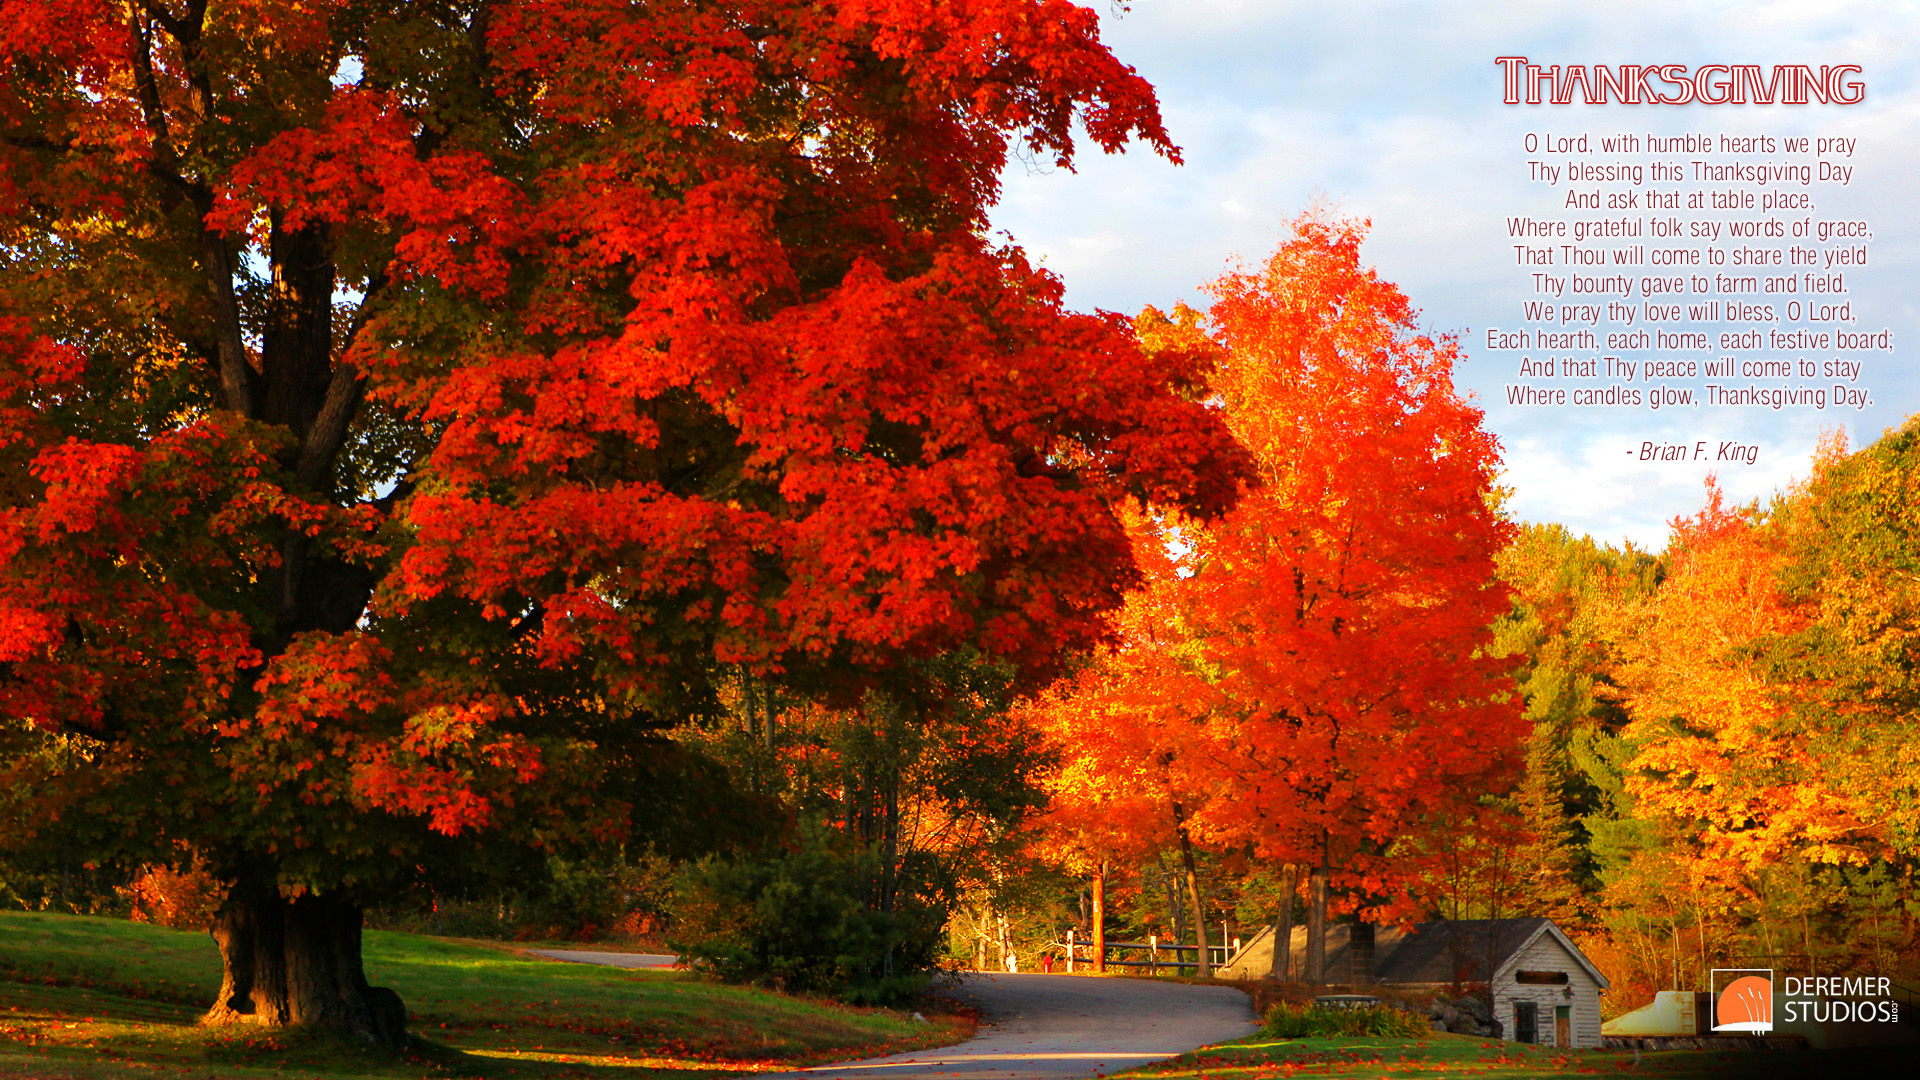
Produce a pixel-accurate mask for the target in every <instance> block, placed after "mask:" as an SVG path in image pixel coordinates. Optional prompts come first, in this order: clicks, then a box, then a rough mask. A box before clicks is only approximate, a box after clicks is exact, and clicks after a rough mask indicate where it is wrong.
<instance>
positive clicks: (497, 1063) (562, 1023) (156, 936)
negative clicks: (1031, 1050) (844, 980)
mask: <svg viewBox="0 0 1920 1080" xmlns="http://www.w3.org/2000/svg"><path fill="white" fill-rule="evenodd" d="M366 966H367V978H368V980H369V981H370V982H372V983H373V984H374V985H376V986H388V987H392V988H393V989H394V990H396V991H398V992H399V994H400V996H401V998H402V999H403V1000H404V1001H405V1002H406V1003H407V1011H408V1014H409V1016H410V1017H411V1029H412V1031H413V1032H414V1034H415V1035H416V1036H419V1037H420V1038H421V1040H422V1045H421V1046H419V1047H418V1048H417V1049H415V1050H412V1051H408V1052H406V1053H400V1054H396V1053H388V1052H384V1051H377V1050H370V1049H364V1048H360V1047H357V1046H353V1045H347V1044H343V1043H341V1042H338V1041H335V1040H332V1039H319V1038H313V1037H309V1036H304V1035H301V1034H287V1033H272V1034H270V1033H264V1032H231V1031H227V1032H215V1031H208V1030H203V1029H201V1028H199V1027H196V1026H195V1023H194V1021H195V1020H196V1018H197V1017H198V1016H199V1014H200V1013H201V1011H203V1010H204V1009H205V1008H206V1006H207V1004H208V1003H210V1002H211V1001H212V1000H213V996H214V994H215V992H216V991H217V990H218V989H219V983H220V963H219V955H218V953H217V952H216V951H215V949H214V946H213V942H212V940H211V939H210V938H208V937H207V935H206V934H203V933H181V932H178V931H173V930H165V929H160V928H156V927H152V926H145V925H141V924H138V923H130V922H124V921H120V920H114V919H97V918H86V917H81V916H71V915H49V914H34V913H27V912H0V1076H22V1077H24V1076H31V1077H56V1078H58V1077H89V1078H91V1077H131V1076H151V1075H154V1074H155V1072H156V1071H158V1072H164V1073H165V1074H167V1075H169V1076H187V1077H196V1078H198V1077H245V1076H269V1075H277V1076H288V1075H296V1076H310V1077H343V1078H344V1077H363V1076H364V1077H427V1076H486V1077H494V1076H525V1077H584V1076H597V1077H613V1076H619V1077H633V1078H635V1080H639V1078H642V1077H647V1076H656V1075H657V1076H673V1077H684V1078H688V1080H691V1078H694V1077H701V1078H715V1077H722V1076H732V1075H739V1074H741V1073H751V1072H766V1071H773V1070H778V1069H783V1068H790V1067H792V1066H794V1065H798V1064H812V1063H817V1062H822V1061H831V1060H838V1059H842V1058H851V1057H864V1056H868V1055H876V1054H888V1053H895V1052H899V1051H902V1050H908V1049H914V1048H918V1047H923V1046H939V1045H943V1044H946V1043H951V1042H955V1041H958V1040H959V1039H962V1038H964V1037H966V1035H967V1034H969V1032H970V1029H969V1027H968V1025H967V1024H966V1023H965V1022H964V1021H961V1020H958V1019H952V1018H943V1017H940V1016H935V1017H933V1018H932V1023H921V1022H919V1021H915V1020H913V1019H912V1018H911V1017H909V1016H906V1015H904V1014H901V1013H895V1012H890V1011H887V1010H880V1009H854V1008H848V1007H846V1006H841V1005H837V1004H834V1003H832V1002H826V1001H816V1000H810V999H803V998H794V997H785V996H781V995H778V994H770V993H765V992H762V991H757V990H749V989H743V988H741V987H733V986H721V985H718V984H715V983H710V982H706V981H704V980H701V979H696V978H693V977H691V976H688V975H685V974H681V973H676V972H671V971H644V970H643V971H624V970H617V969H612V968H601V967H592V966H588V965H584V964H563V963H556V962H554V961H550V960H542V959H539V958H536V957H528V956H525V955H522V954H520V953H518V952H517V951H515V950H511V949H506V948H501V947H497V946H490V945H485V944H479V943H471V942H457V941H448V940H444V939H439V938H429V937H420V936H416V935H411V934H398V933H383V932H379V931H370V932H368V934H367V936H366Z"/></svg>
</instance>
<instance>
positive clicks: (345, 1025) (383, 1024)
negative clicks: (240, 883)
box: [200, 889, 408, 1046]
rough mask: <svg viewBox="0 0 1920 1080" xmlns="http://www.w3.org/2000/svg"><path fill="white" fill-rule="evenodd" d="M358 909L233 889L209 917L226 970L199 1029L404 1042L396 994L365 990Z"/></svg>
mask: <svg viewBox="0 0 1920 1080" xmlns="http://www.w3.org/2000/svg"><path fill="white" fill-rule="evenodd" d="M360 926H361V912H360V908H359V907H358V906H355V905H352V904H346V903H341V902H339V901H335V900H331V899H328V898H325V897H320V896H312V895H308V896H302V897H300V898H298V899H296V900H287V899H284V898H283V897H281V896H280V895H279V893H278V892H277V891H274V890H271V889H266V890H253V891H241V890H235V892H234V894H233V895H231V896H229V897H228V898H227V902H226V904H224V905H223V906H222V907H221V909H220V912H219V914H217V915H215V916H214V923H213V939H214V941H215V942H216V943H218V944H219V946H220V959H221V963H222V966H223V968H224V969H225V970H224V972H223V974H222V976H221V980H220V997H219V998H218V999H217V1000H216V1001H215V1002H214V1004H213V1008H211V1009H209V1010H207V1014H206V1015H205V1016H203V1017H201V1020H200V1022H201V1023H203V1024H258V1025H261V1026H263V1027H281V1026H293V1025H299V1026H307V1027H322V1028H332V1029H335V1030H338V1031H340V1032H343V1033H345V1034H349V1035H353V1036H355V1037H357V1038H360V1039H364V1040H365V1041H367V1042H371V1043H379V1044H383V1045H387V1046H404V1045H406V1043H407V1041H408V1040H407V1010H406V1006H405V1005H403V1004H401V1002H400V995H398V994H396V993H394V992H393V991H391V990H388V989H386V988H384V987H379V986H368V985H367V976H366V971H365V969H363V968H362V967H361V964H360Z"/></svg>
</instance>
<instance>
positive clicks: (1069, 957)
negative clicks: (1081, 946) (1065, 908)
mask: <svg viewBox="0 0 1920 1080" xmlns="http://www.w3.org/2000/svg"><path fill="white" fill-rule="evenodd" d="M1067 974H1069V975H1071V974H1073V927H1071V926H1069V927H1067Z"/></svg>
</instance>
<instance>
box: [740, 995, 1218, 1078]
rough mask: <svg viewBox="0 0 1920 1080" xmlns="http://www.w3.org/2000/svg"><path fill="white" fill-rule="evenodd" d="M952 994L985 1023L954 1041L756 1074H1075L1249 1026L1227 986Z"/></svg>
mask: <svg viewBox="0 0 1920 1080" xmlns="http://www.w3.org/2000/svg"><path fill="white" fill-rule="evenodd" d="M949 996H951V997H954V998H957V999H959V1000H960V1001H963V1002H965V1003H966V1004H969V1005H972V1006H973V1007H974V1008H977V1009H979V1010H980V1013H981V1018H982V1020H983V1021H984V1023H983V1025H982V1027H981V1029H980V1033H979V1034H978V1035H977V1036H975V1037H974V1038H972V1039H970V1040H968V1041H966V1042H963V1043H960V1044H959V1045H957V1046H946V1047H941V1048H939V1049H937V1050H916V1051H913V1052H911V1053H906V1054H895V1055H893V1056H892V1057H884V1058H873V1059H871V1060H867V1061H845V1062H841V1063H839V1064H836V1065H819V1066H815V1067H814V1068H811V1069H801V1070H798V1071H795V1072H788V1073H763V1074H761V1075H760V1076H757V1077H755V1078H754V1080H773V1078H775V1077H780V1078H791V1080H834V1078H840V1077H844V1078H847V1080H918V1078H921V1077H927V1078H931V1077H940V1078H942V1080H950V1078H953V1077H960V1078H963V1080H965V1078H969V1077H971V1078H975V1080H1073V1078H1077V1077H1090V1076H1104V1075H1106V1074H1109V1073H1113V1072H1117V1071H1119V1070H1121V1069H1131V1068H1133V1067H1135V1066H1138V1065H1145V1064H1147V1063H1148V1062H1151V1061H1159V1060H1162V1059H1164V1058H1170V1057H1174V1056H1176V1055H1179V1054H1184V1053H1186V1052H1187V1051H1189V1050H1192V1049H1195V1048H1196V1047H1201V1046H1206V1045H1208V1044H1210V1043H1217V1042H1226V1041H1227V1040H1229V1039H1239V1038H1244V1037H1245V1036H1247V1035H1250V1034H1252V1033H1253V1031H1254V1029H1255V1027H1256V1025H1255V1024H1254V1020H1253V1005H1252V1002H1251V1001H1250V1000H1249V999H1248V998H1247V995H1245V994H1243V993H1241V992H1240V991H1238V990H1235V989H1233V988H1232V987H1229V986H1189V985H1186V984H1184V983H1170V982H1158V981H1155V980H1151V979H1126V978H1106V979H1102V978H1076V977H1074V976H1071V975H998V974H984V973H968V974H965V975H962V976H961V977H960V985H959V986H958V987H957V988H956V989H954V990H952V991H950V992H949Z"/></svg>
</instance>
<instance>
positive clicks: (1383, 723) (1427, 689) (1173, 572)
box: [1075, 216, 1525, 979]
mask: <svg viewBox="0 0 1920 1080" xmlns="http://www.w3.org/2000/svg"><path fill="white" fill-rule="evenodd" d="M1364 235H1365V227H1364V225H1362V224H1359V223H1353V222H1341V221H1331V222H1330V221H1325V220H1322V219H1319V218H1316V217H1312V216H1303V217H1301V218H1300V219H1298V220H1296V221H1295V222H1294V223H1293V236H1292V237H1291V238H1290V239H1288V240H1287V241H1286V242H1284V243H1283V244H1281V245H1280V248H1279V250H1278V251H1276V252H1275V253H1274V255H1273V256H1272V257H1271V258H1269V259H1268V260H1267V261H1266V262H1265V263H1264V264H1262V265H1261V266H1259V267H1257V268H1254V269H1251V270H1247V271H1243V272H1235V273H1230V274H1228V275H1226V276H1225V277H1223V278H1221V279H1220V280H1219V281H1217V282H1215V283H1214V284H1213V285H1212V287H1211V288H1212V291H1213V294H1214V296H1215V297H1216V300H1215V303H1214V304H1213V306H1212V307H1211V309H1210V310H1209V313H1208V319H1207V323H1208V324H1209V325H1207V326H1204V327H1203V325H1202V321H1201V319H1200V316H1199V315H1198V313H1196V312H1192V311H1189V310H1184V309H1182V310H1180V311H1177V312H1176V317H1175V318H1172V319H1169V318H1167V317H1166V316H1164V315H1161V314H1160V313H1158V312H1155V311H1151V310H1149V311H1148V312H1147V313H1146V314H1144V315H1143V316H1142V318H1141V320H1140V322H1139V324H1138V327H1139V330H1140V333H1141V337H1142V338H1143V340H1145V341H1147V342H1148V343H1149V345H1150V346H1151V347H1153V348H1154V350H1155V351H1156V354H1157V355H1162V356H1173V355H1184V356H1204V355H1207V354H1208V353H1209V352H1210V353H1211V354H1212V356H1213V360H1212V362H1211V363H1210V364H1207V365H1206V367H1207V369H1208V370H1209V381H1208V387H1209V390H1210V392H1211V393H1213V394H1214V395H1216V396H1217V399H1218V400H1219V401H1220V402H1221V406H1222V410H1223V413H1224V415H1225V416H1226V419H1227V422H1228V424H1229V426H1230V427H1231V428H1232V429H1233V431H1234V433H1235V435H1236V436H1237V437H1238V438H1239V439H1240V441H1241V442H1242V444H1243V445H1244V446H1245V447H1246V448H1247V450H1248V452H1249V454H1250V455H1251V456H1252V458H1253V461H1254V469H1255V479H1254V481H1253V483H1252V484H1251V486H1250V488H1249V490H1248V492H1247V494H1246V497H1245V498H1244V499H1243V500H1241V502H1240V503H1239V505H1238V506H1237V507H1236V508H1235V509H1234V510H1233V511H1232V512H1231V513H1229V514H1227V515H1226V516H1224V517H1222V518H1220V519H1218V520H1215V521H1210V522H1208V521H1181V520H1179V519H1178V518H1177V517H1173V518H1167V519H1164V520H1162V521H1160V522H1159V523H1158V525H1157V528H1156V530H1155V532H1156V542H1158V543H1160V544H1163V545H1165V546H1167V548H1168V549H1169V551H1173V552H1176V553H1177V558H1169V559H1162V560H1159V562H1158V563H1156V564H1153V565H1154V566H1155V567H1156V578H1155V580H1154V581H1153V582H1152V583H1151V584H1150V585H1149V587H1147V588H1146V589H1144V590H1141V591H1139V592H1137V593H1135V594H1133V596H1131V597H1130V598H1129V601H1128V608H1127V612H1126V614H1125V615H1123V616H1122V617H1121V623H1122V625H1123V626H1132V625H1134V623H1135V622H1137V621H1138V620H1139V619H1140V618H1142V617H1148V616H1147V615H1146V612H1147V610H1148V609H1156V610H1157V611H1158V612H1159V613H1158V614H1157V615H1152V616H1150V621H1152V622H1153V623H1154V625H1155V626H1157V627H1158V628H1159V629H1158V631H1157V632H1156V633H1155V634H1152V635H1143V634H1125V633H1123V634H1121V635H1118V637H1119V641H1118V643H1117V644H1116V645H1115V646H1113V648H1112V651H1111V652H1110V654H1109V655H1108V657H1107V658H1106V659H1104V660H1103V661H1102V662H1101V663H1100V664H1099V665H1098V666H1096V668H1095V669H1094V670H1093V672H1092V674H1091V679H1092V681H1093V685H1092V686H1084V685H1083V686H1081V687H1078V688H1076V692H1077V693H1078V694H1079V695H1081V696H1083V697H1086V698H1087V699H1088V700H1089V701H1090V702H1104V701H1109V700H1119V701H1124V702H1126V704H1127V707H1125V708H1123V709H1117V710H1113V713H1114V715H1117V716H1122V717H1126V718H1128V719H1129V727H1130V729H1131V730H1132V732H1133V734H1134V735H1135V738H1133V739H1132V740H1130V741H1129V740H1120V742H1119V744H1118V747H1117V751H1116V752H1118V753H1119V754H1120V755H1121V756H1120V757H1118V758H1112V757H1109V758H1108V759H1106V760H1104V761H1102V762H1101V763H1100V764H1098V765H1097V766H1095V767H1094V768H1093V769H1092V771H1093V772H1095V773H1097V774H1099V775H1102V776H1119V775H1125V774H1126V773H1125V770H1126V768H1127V765H1128V761H1129V760H1130V759H1129V757H1128V756H1127V755H1132V754H1136V753H1137V752H1138V751H1139V749H1140V748H1141V747H1142V746H1149V747H1153V748H1155V749H1156V750H1157V751H1158V752H1159V753H1161V754H1162V755H1163V756H1164V759H1165V760H1164V764H1163V766H1162V772H1161V774H1160V775H1161V777H1162V778H1163V781H1164V782H1165V783H1167V784H1168V785H1169V786H1168V787H1166V788H1165V790H1166V791H1167V792H1169V794H1168V795H1167V796H1164V797H1165V798H1178V797H1179V794H1181V793H1183V794H1185V795H1186V797H1187V798H1188V799H1189V800H1191V801H1190V802H1187V803H1184V804H1181V812H1182V817H1181V821H1180V824H1181V826H1182V828H1183V829H1187V830H1190V831H1191V832H1192V833H1193V834H1195V835H1197V836H1199V837H1203V838H1205V839H1207V840H1209V841H1211V842H1213V843H1215V844H1217V845H1221V846H1225V847H1244V848H1250V849H1251V850H1252V851H1253V852H1254V853H1255V854H1256V855H1257V856H1259V857H1262V858H1265V859H1269V860H1272V861H1273V862H1275V863H1278V864H1281V865H1283V866H1287V867H1289V870H1288V872H1287V873H1286V874H1285V877H1284V880H1286V881H1288V882H1291V881H1292V880H1293V874H1292V871H1291V867H1293V866H1302V867H1307V868H1310V869H1309V873H1308V879H1309V886H1310V888H1309V928H1308V929H1309V935H1308V941H1309V945H1308V955H1307V971H1306V975H1307V977H1308V978H1309V979H1317V978H1319V977H1320V971H1321V959H1322V956H1321V953H1320V951H1319V950H1320V948H1321V945H1322V941H1323V937H1322V931H1323V929H1324V925H1325V920H1326V917H1327V911H1328V904H1329V895H1328V893H1329V889H1330V888H1333V887H1342V888H1344V889H1345V890H1346V891H1347V892H1348V893H1349V906H1350V907H1354V908H1361V909H1369V910H1370V911H1372V912H1376V913H1377V912H1381V911H1388V910H1395V909H1396V908H1404V906H1405V905H1401V904H1397V903H1396V894H1397V892H1398V887H1399V886H1400V885H1401V884H1403V883H1404V882H1406V881H1407V880H1409V879H1410V878H1412V877H1414V876H1416V875H1415V873H1414V871H1415V869H1416V868H1415V867H1414V866H1412V865H1410V860H1411V859H1413V858H1414V857H1415V855H1416V854H1417V853H1416V852H1415V851H1414V850H1412V849H1410V848H1409V847H1408V846H1407V845H1404V844H1401V843H1400V841H1401V840H1402V838H1403V837H1405V836H1406V835H1407V834H1409V833H1410V832H1413V831H1416V830H1419V829H1422V828H1430V827H1433V828H1442V829H1449V828H1460V827H1463V823H1465V822H1467V821H1469V820H1471V819H1472V818H1473V817H1474V816H1475V815H1476V813H1477V812H1478V811H1477V809H1476V806H1475V804H1476V802H1477V800H1478V799H1479V796H1480V795H1482V794H1484V793H1490V792H1492V793H1498V792H1502V791H1504V790H1505V788H1506V787H1507V786H1508V785H1509V784H1510V782H1511V780H1512V778H1513V775H1514V772H1515V770H1516V768H1517V765H1518V752H1519V747H1520V740H1521V738H1522V736H1523V735H1524V732H1525V720H1524V718H1523V717H1522V715H1521V712H1520V703H1519V700H1518V697H1517V695H1515V694H1514V693H1513V691H1512V680H1511V675H1510V663H1509V661H1507V660H1505V659H1502V658H1499V657H1495V656H1492V655H1489V653H1490V646H1491V645H1492V624H1493V621H1494V619H1495V617H1496V616H1497V615H1499V614H1500V613H1501V612H1503V611H1504V610H1505V609H1506V607H1507V604H1508V594H1507V591H1506V589H1505V587H1504V586H1503V585H1501V584H1500V583H1499V582H1498V581H1497V580H1496V578H1495V575H1494V561H1493V560H1494V556H1495V554H1496V553H1497V552H1498V551H1499V550H1500V549H1501V547H1502V546H1503V545H1504V544H1505V543H1506V542H1507V540H1508V538H1509V536H1510V534H1511V532H1512V526H1511V525H1510V524H1509V523H1508V522H1506V521H1504V520H1503V519H1502V518H1501V517H1500V515H1499V513H1498V512H1497V508H1496V505H1495V498H1494V476H1495V468H1496V465H1497V463H1498V447H1497V444H1496V443H1495V441H1494V439H1493V437H1492V435H1490V434H1489V433H1487V432H1486V431H1485V430H1484V429H1483V428H1482V427H1481V426H1480V420H1481V413H1480V410H1479V409H1478V408H1476V407H1474V406H1473V404H1472V403H1471V402H1469V401H1467V400H1466V399H1464V398H1463V397H1462V396H1461V395H1460V394H1458V393H1456V392H1455V390H1454V387H1453V382H1452V368H1453V365H1454V363H1455V361H1456V359H1457V353H1456V349H1455V346H1454V343H1453V342H1452V341H1450V340H1448V339H1445V338H1438V337H1431V336H1428V335H1425V334H1422V333H1420V332H1419V331H1418V330H1417V328H1416V326H1415V322H1414V311H1413V308H1412V306H1411V305H1410V304H1409V302H1408V300H1407V298H1406V296H1405V295H1404V294H1403V293H1401V292H1400V290H1399V289H1398V288H1396V287H1395V286H1394V285H1392V284H1391V283H1389V282H1386V281H1383V280H1381V279H1380V278H1379V276H1378V275H1377V274H1376V273H1375V272H1374V271H1372V270H1370V269H1366V268H1364V267H1363V266H1362V265H1361V263H1360V259H1359V248H1360V243H1361V241H1362V239H1363V237H1364ZM1086 681H1087V677H1083V680H1082V682H1083V683H1085V682H1086ZM1156 728H1157V729H1159V730H1158V733H1157V734H1155V733H1153V730H1152V729H1156ZM1109 743H1110V741H1109V740H1101V739H1087V740H1086V741H1084V742H1081V741H1078V737H1076V742H1075V745H1076V746H1079V747H1082V748H1084V749H1085V750H1086V751H1088V752H1092V753H1099V752H1101V751H1102V750H1103V748H1105V747H1108V746H1109ZM1335 874H1338V880H1337V881H1336V880H1334V875H1335ZM1286 891H1288V892H1289V893H1290V892H1291V888H1290V887H1289V888H1288V889H1287V890H1286ZM1289 919H1290V911H1288V912H1283V913H1282V915H1281V918H1280V920H1279V922H1280V924H1281V931H1282V933H1284V928H1285V926H1286V925H1287V923H1288V921H1289Z"/></svg>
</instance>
